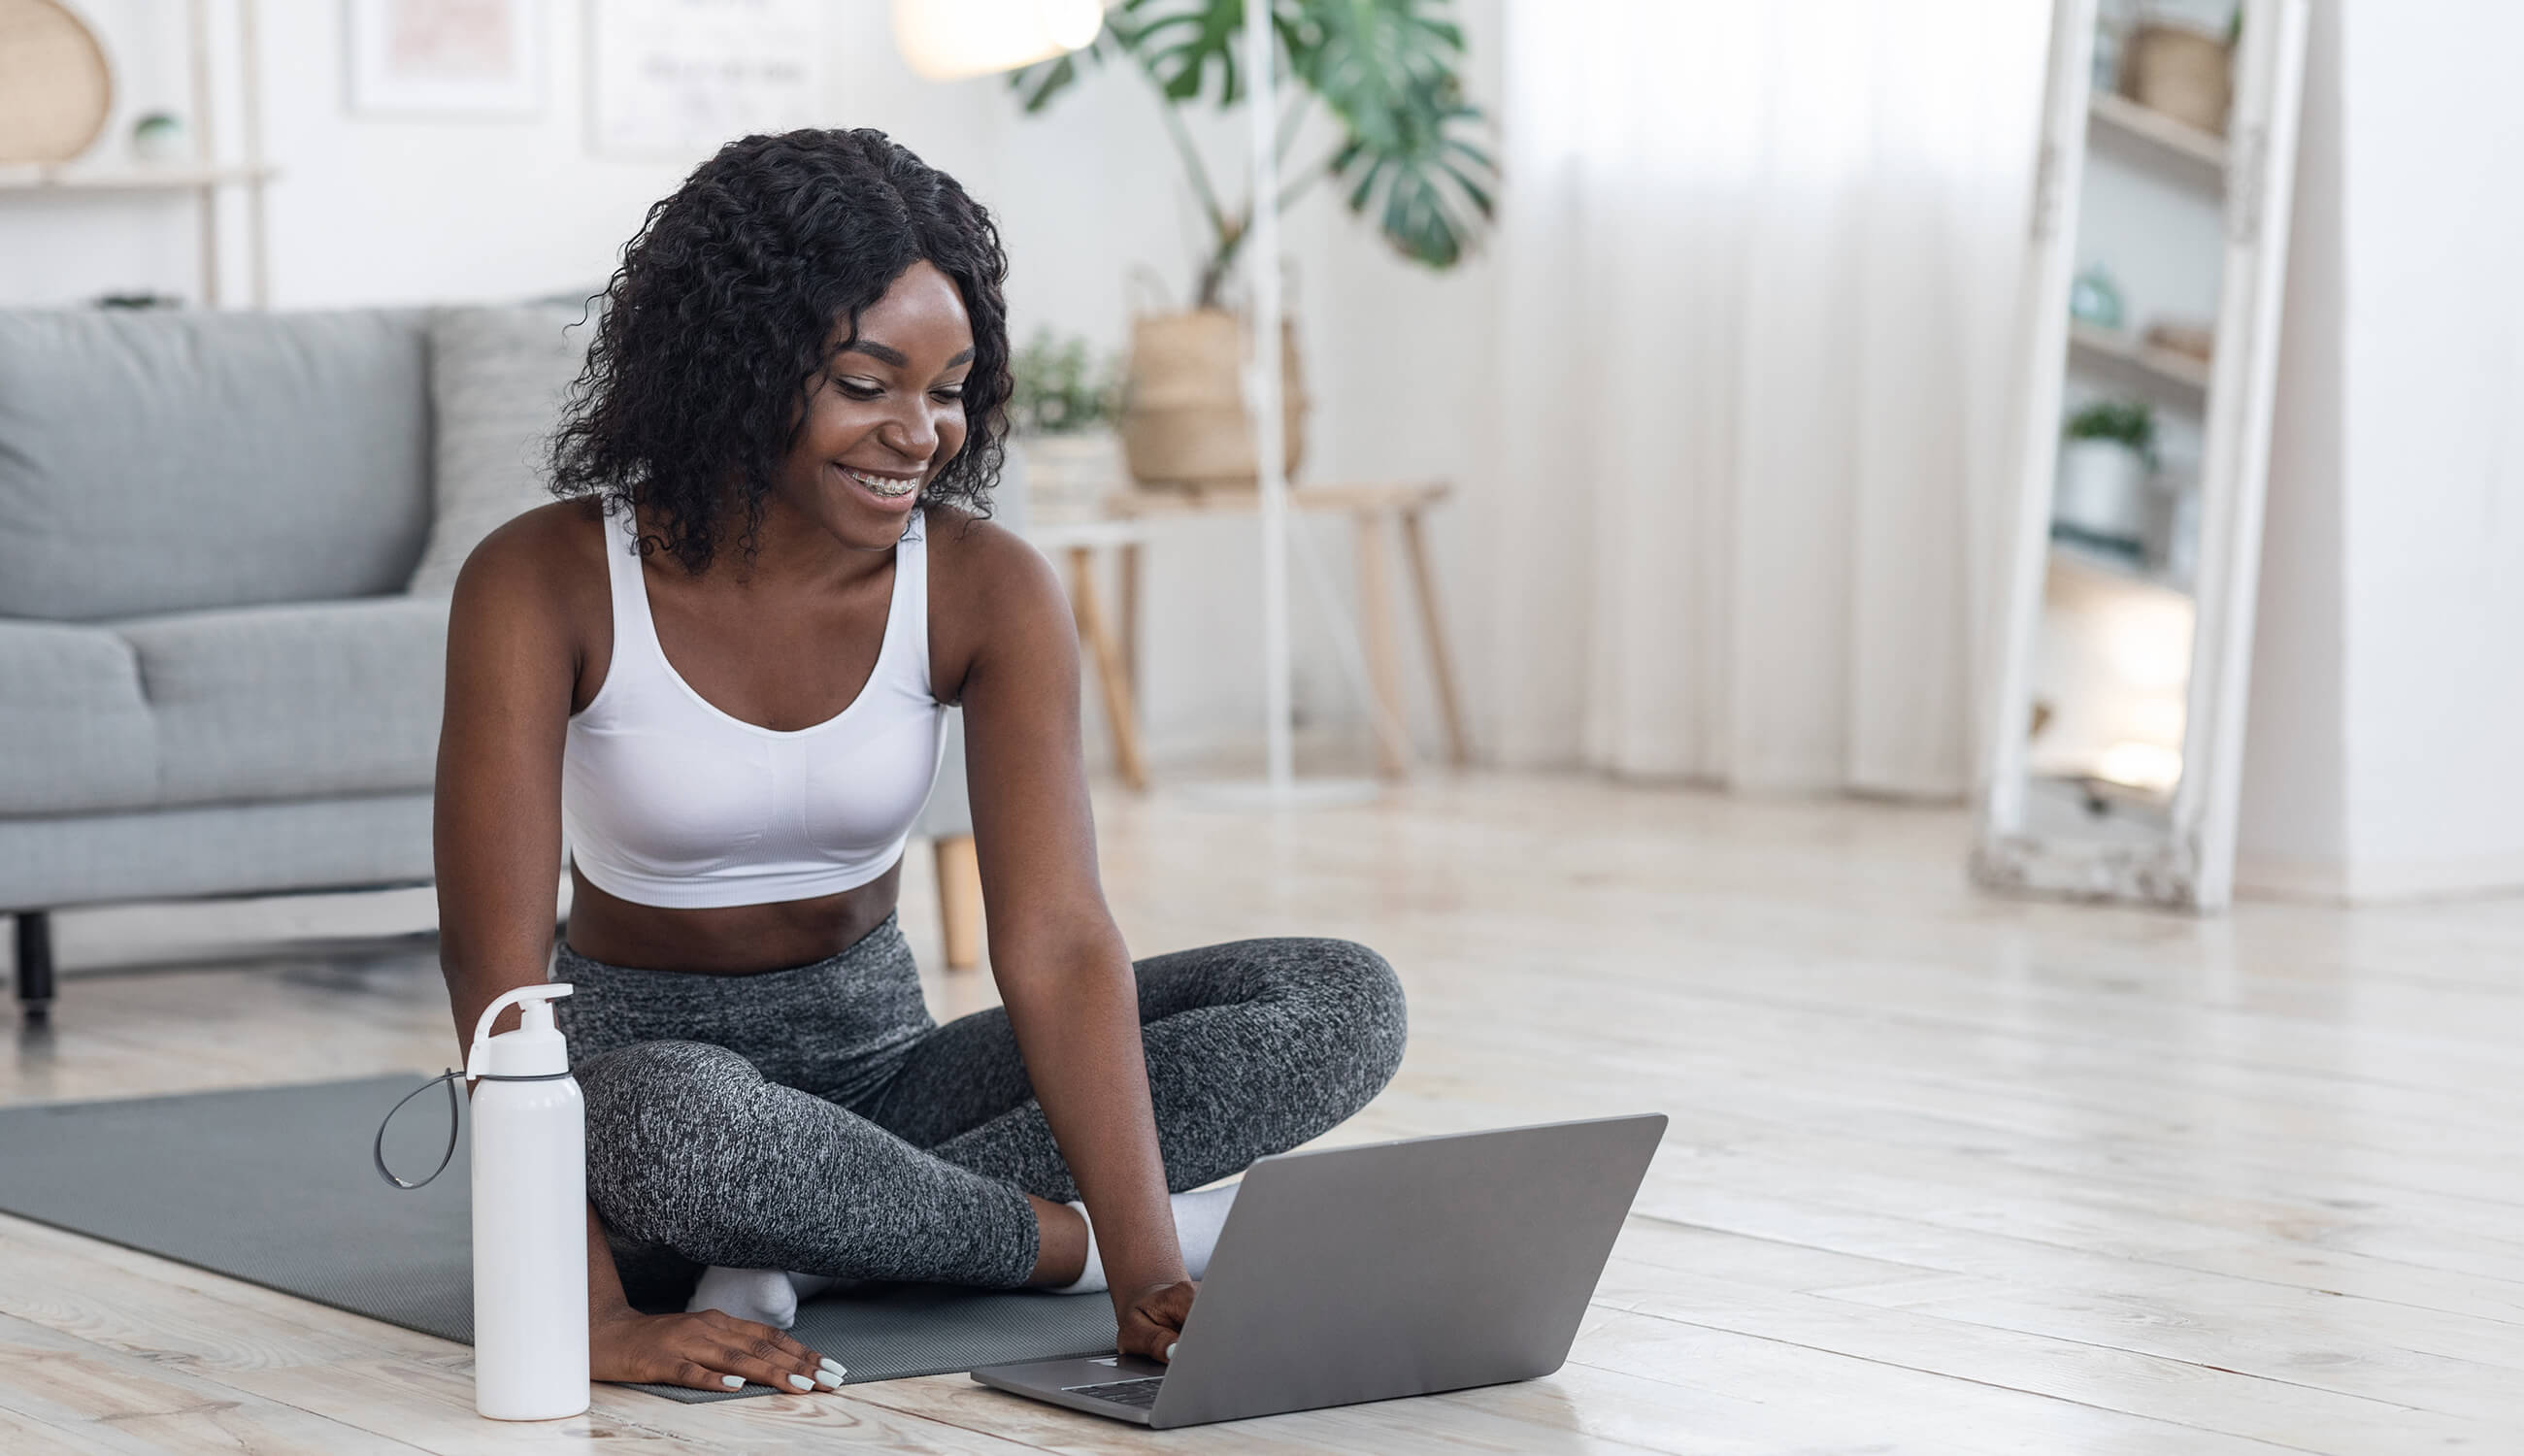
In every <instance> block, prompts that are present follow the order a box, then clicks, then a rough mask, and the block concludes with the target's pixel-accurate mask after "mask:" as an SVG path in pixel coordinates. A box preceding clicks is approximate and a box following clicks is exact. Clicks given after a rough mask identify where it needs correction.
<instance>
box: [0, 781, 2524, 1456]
mask: <svg viewBox="0 0 2524 1456" xmlns="http://www.w3.org/2000/svg"><path fill="white" fill-rule="evenodd" d="M1099 809H1100V813H1101V830H1102V835H1103V845H1102V850H1101V853H1102V860H1103V868H1104V878H1105V883H1106V888H1107V891H1108V893H1109V894H1110V896H1111V897H1112V899H1113V903H1114V908H1115V911H1116V914H1117V915H1118V917H1119V918H1120V920H1121V922H1122V926H1123V929H1124V931H1125V933H1126V934H1127V935H1128V937H1129V939H1130V941H1131V944H1132V946H1134V947H1135V949H1136V950H1138V951H1139V952H1140V953H1142V954H1145V953H1150V952H1154V951H1160V950H1165V949H1170V948H1175V947H1178V946H1189V945H1197V944H1203V943H1207V942H1214V941H1221V940H1229V939H1234V938H1238V937H1241V936H1248V935H1283V934H1308V935H1334V936H1344V937H1349V938H1352V939H1356V940H1359V941H1363V942H1365V943H1367V944H1369V945H1371V946H1376V947H1377V948H1379V949H1381V950H1383V952H1384V953H1385V954H1386V955H1387V956H1388V957H1389V958H1391V959H1392V960H1393V962H1394V963H1395V965H1396V966H1397V967H1398V968H1399V970H1400V971H1401V974H1402V977H1403V980H1404V983H1405V985H1406V987H1407V988H1408V990H1409V992H1410V996H1411V1009H1412V1040H1411V1049H1410V1053H1409V1055H1408V1057H1407V1058H1406V1060H1405V1062H1404V1064H1403V1068H1402V1072H1401V1074H1400V1075H1399V1077H1397V1078H1396V1080H1395V1082H1394V1084H1393V1086H1392V1087H1391V1088H1390V1089H1388V1090H1387V1092H1385V1093H1384V1095H1383V1096H1382V1097H1380V1098H1379V1099H1378V1100H1377V1101H1376V1103H1375V1104H1374V1105H1372V1106H1371V1107H1370V1108H1369V1109H1368V1110H1367V1111H1366V1112H1365V1113H1363V1114H1362V1115H1361V1116H1360V1117H1359V1118H1357V1119H1356V1120H1354V1121H1353V1122H1352V1123H1351V1124H1349V1125H1348V1126H1346V1127H1344V1128H1342V1129H1340V1130H1338V1131H1336V1132H1335V1133H1334V1134H1333V1135H1332V1136H1331V1137H1330V1138H1329V1139H1327V1140H1326V1141H1333V1142H1341V1141H1366V1140H1370V1139H1376V1138H1386V1137H1396V1136H1408V1135H1415V1134H1424V1133H1436V1132H1449V1131H1456V1130H1461V1129H1468V1128H1477V1127H1484V1126H1495V1125H1499V1124H1506V1123H1517V1122H1530V1121H1540V1120H1544V1119H1551V1118H1562V1117H1578V1116H1588V1115H1595V1114H1601V1113H1611V1112H1626V1111H1633V1110H1656V1111H1662V1112H1665V1113H1667V1114H1669V1115H1670V1116H1671V1117H1672V1118H1673V1127H1672V1129H1671V1131H1670V1133H1669V1135H1668V1138H1667V1140H1666V1142H1665V1145H1664V1146H1663V1148H1661V1149H1660V1151H1659V1154H1658V1157H1657V1160H1656V1163H1655V1166H1654V1167H1653V1169H1652V1170H1651V1172H1650V1174H1649V1178H1648V1182H1647V1185H1646V1188H1645V1189H1643V1190H1642V1192H1641V1195H1640V1199H1639V1202H1638V1205H1637V1207H1636V1210H1635V1212H1634V1215H1633V1217H1632V1218H1631V1219H1630V1221H1629V1223H1628V1225H1627V1226H1626V1229H1625V1230H1624V1233H1623V1235H1622V1238H1621V1241H1620V1243H1619V1245H1618V1246H1617V1249H1616V1251H1615V1255H1614V1258H1613V1261H1612V1263H1611V1265H1610V1267H1609V1268H1608V1269H1607V1270H1606V1273H1605V1277H1604V1280H1603V1283H1602V1285H1601V1286H1600V1287H1599V1289H1598V1290H1597V1294H1596V1298H1595V1301H1594V1304H1593V1306H1592V1307H1591V1308H1590V1310H1589V1311H1588V1315H1587V1319H1586V1323H1585V1325H1584V1327H1583V1329H1582V1330H1581V1332H1580V1334H1579V1335H1578V1339H1577V1347H1576V1350H1575V1351H1574V1353H1573V1355H1572V1358H1571V1361H1570V1363H1569V1365H1568V1366H1566V1367H1565V1368H1564V1369H1562V1370H1561V1371H1560V1372H1559V1373H1558V1374H1556V1375H1553V1376H1551V1377H1549V1378H1546V1379H1544V1380H1541V1381H1536V1382H1531V1383H1526V1384H1522V1385H1516V1386H1507V1387H1499V1388H1494V1389H1488V1390H1476V1391H1464V1392H1458V1393H1455V1394H1450V1395H1443V1396H1436V1397H1432V1398H1429V1399H1424V1400H1417V1401H1406V1402H1394V1403H1388V1404H1384V1405H1379V1406H1366V1407H1353V1408H1350V1409H1345V1410H1337V1411H1318V1412H1308V1413H1303V1414H1298V1415H1291V1416H1285V1417H1277V1418H1273V1419H1271V1420H1266V1421H1255V1422H1244V1423H1238V1424H1237V1425H1234V1426H1229V1427H1220V1428H1207V1429H1200V1430H1192V1431H1185V1432H1164V1433H1154V1434H1152V1433H1149V1432H1141V1431H1137V1430H1134V1429H1131V1428H1127V1427H1123V1426H1119V1425H1115V1424H1111V1423H1106V1422H1101V1421H1097V1420H1094V1419H1092V1418H1090V1417H1083V1416H1074V1415H1071V1414H1069V1413H1067V1412H1062V1411H1058V1410H1054V1409H1051V1408H1049V1407H1044V1406H1039V1405H1035V1404H1032V1403H1030V1402H1026V1401H1022V1400H1017V1399H1014V1398H1012V1397H1008V1396H1004V1395H1001V1394H999V1393H997V1392H995V1391H990V1390H985V1389H982V1388H980V1387H978V1386H975V1385H973V1384H972V1383H970V1382H968V1381H966V1380H964V1379H962V1378H960V1377H953V1378H949V1377H941V1378H935V1379H930V1380H918V1381H898V1382H892V1383H883V1384H874V1385H863V1386H854V1387H851V1388H850V1389H849V1390H848V1391H846V1392H844V1393H842V1394H840V1395H837V1396H822V1395H818V1396H785V1395H784V1396H771V1397H765V1398H761V1399H756V1400H748V1401H737V1402H729V1403H724V1404H719V1405H710V1406H684V1405H678V1404H675V1403H673V1402H669V1401H663V1400H658V1399H655V1398H653V1397H650V1396H646V1395H642V1394H639V1393H637V1392H633V1391H626V1390H622V1389H618V1388H611V1387H600V1390H599V1394H598V1399H597V1402H596V1405H595V1408H594V1409H593V1410H592V1411H591V1412H590V1413H589V1415H587V1416H586V1417H584V1418H581V1419H579V1420H576V1421H570V1422H561V1423H555V1424H553V1425H551V1426H545V1427H522V1428H521V1427H508V1426H501V1425H497V1424H495V1423H490V1422H484V1421H480V1420H477V1419H476V1418H475V1417H474V1416H473V1415H472V1412H471V1403H470V1399H471V1390H470V1385H471V1363H470V1361H471V1357H470V1353H469V1352H468V1351H467V1350H465V1349H464V1348H462V1347H461V1346H457V1345H451V1344H448V1343H446V1342H444V1341H441V1340H437V1339H433V1338H430V1337H428V1336H425V1335H413V1334H411V1333H410V1332H407V1331H402V1330H397V1329H394V1328H392V1327H390V1326H385V1325H380V1324H377V1323H375V1322H373V1321H369V1320H364V1319H361V1318H359V1317H356V1316H352V1315H346V1314H342V1313H339V1312H337V1311H332V1310H327V1309H323V1308H321V1307H318V1306H315V1305H311V1304H308V1303H306V1302H304V1301H301V1300H297V1299H294V1298H291V1297H289V1296H286V1295H282V1294H277V1293H274V1292H272V1291H270V1290H267V1289H262V1288H259V1287H256V1286H250V1285H244V1284H239V1283H237V1282H235V1281H232V1280H227V1279H222V1278H219V1277H218V1276H215V1275H210V1274H205V1273H203V1272H201V1271H198V1270H193V1269H188V1268H185V1267H183V1266H180V1265H176V1264H172V1263H169V1262H167V1261H165V1260H161V1259H157V1258H154V1257H152V1256H149V1255H145V1254H139V1253H134V1252H132V1251H129V1250H125V1249H119V1248H115V1247H112V1246H110V1245H106V1244H101V1243H98V1242H95V1241H93V1240H90V1239H86V1238H78V1237H76V1236H73V1235H70V1234H66V1233H62V1232H59V1231H55V1230H50V1229H44V1228H40V1227H37V1226H33V1225H29V1224H26V1223H24V1222H21V1221H16V1220H5V1219H0V1450H6V1451H8V1452H10V1453H13V1456H14V1453H18V1452H28V1453H46V1452H55V1451H82V1452H84V1451H114V1452H123V1451H149V1452H156V1451H181V1452H189V1451H237V1450H250V1451H257V1452H300V1451H306V1452H326V1453H331V1452H370V1451H376V1452H406V1451H430V1452H447V1453H469V1452H501V1451H509V1450H512V1449H519V1448H525V1447H538V1446H549V1445H552V1444H554V1443H556V1442H575V1441H583V1440H589V1439H604V1440H607V1441H608V1442H612V1443H615V1446H614V1448H615V1449H620V1450H624V1451H638V1452H649V1451H656V1452H670V1451H686V1450H691V1451H718V1450H748V1451H791V1450H796V1451H803V1450H809V1449H817V1448H821V1447H824V1446H827V1445H831V1444H836V1443H849V1444H852V1445H862V1446H868V1447H873V1448H877V1449H884V1450H897V1451H915V1452H995V1451H1011V1452H1013V1451H1021V1450H1047V1451H1063V1452H1077V1453H1093V1456H1100V1453H1108V1452H1125V1451H1142V1450H1155V1451H1172V1450H1200V1451H1256V1452H1269V1453H1284V1452H1287V1453H1293V1452H1314V1451H1333V1452H1360V1453H1380V1456H1381V1453H1387V1452H1412V1451H1498V1452H1525V1451H1549V1452H1561V1451H1568V1452H1577V1451H1611V1452H1670V1453H1685V1452H1690V1453H1700V1452H1724V1453H1736V1452H1742V1453H1801V1456H1820V1453H1851V1456H1855V1453H1860V1452H1927V1453H1958V1456H2015V1453H2027V1452H2038V1453H2048V1452H2078V1453H2087V1452H2093V1453H2129V1456H2160V1453H2191V1452H2198V1453H2204V1456H2228V1453H2236V1456H2240V1453H2269V1452H2288V1451H2293V1452H2319V1453H2338V1456H2368V1453H2372V1456H2401V1453H2406V1452H2417V1451H2433V1450H2449V1451H2451V1450H2459V1451H2471V1452H2505V1451H2524V1161H2519V1156H2518V1154H2519V1152H2524V1145H2519V1135H2518V1133H2517V1131H2516V1130H2517V1128H2518V1127H2519V1125H2524V1059H2519V1057H2518V1051H2519V1049H2524V900H2483V901H2477V902H2470V903H2451V904H2437V905H2421V906H2409V907H2396V908H2391V909H2369V910H2360V911H2354V912H2352V911H2345V910H2337V909H2328V908H2321V907H2314V906H2306V905H2284V904H2246V905H2243V906H2240V907H2239V908H2238V909H2237V910H2236V912H2235V913H2234V914H2233V915H2232V916H2231V917H2228V918H2226V919H2223V920H2219V921H2211V922H2200V921H2194V920H2189V919H2184V918H2179V917H2173V916H2167V915H2160V914H2157V913H2153V912H2148V911H2142V910H2135V909H2119V908H2099V907H2078V906H2067V905H2058V904H2044V903H2029V902H2020V901H2010V900H1999V899H1992V898H1984V897H1981V896H1978V895H1975V894H1974V893H1972V892H1971V891H1969V890H1968V889H1967V888H1966V886H1965V885H1964V883H1963V877H1962V874H1961V869H1960V866H1961V863H1962V859H1963V853H1964V847H1965V844H1966V823H1965V820H1964V817H1963V816H1962V815H1961V814H1960V813H1958V812H1955V811H1953V810H1947V809H1931V808H1913V807H1904V806H1896V805H1885V804H1863V803H1849V802H1775V801H1774V802H1764V801H1745V800H1737V799H1727V798H1721V797H1713V796H1706V795H1698V794H1690V793H1681V792H1669V791H1651V790H1640V789H1629V788H1623V787H1620V786H1615V785H1611V784H1607V783H1603V782H1599V781H1594V780H1586V779H1572V778H1531V777H1510V776H1487V775H1483V776H1473V777H1469V778H1462V779H1431V780H1424V781H1420V782H1416V783H1413V784H1410V785H1407V786H1405V787H1404V788H1402V789H1400V790H1399V791H1397V792H1396V793H1395V794H1394V795H1393V797H1392V798H1390V799H1389V800H1388V801H1385V802H1383V803H1381V804H1377V805H1371V806H1362V807H1358V808H1352V809H1335V810H1324V811H1313V812H1308V813H1302V814H1292V815H1286V816H1272V815H1266V814H1253V813H1240V812H1232V811H1227V810H1223V809H1217V808H1212V807H1207V806H1203V805H1202V804H1200V803H1197V802H1195V801H1192V800H1191V799H1190V798H1189V797H1187V796H1177V795H1169V794H1166V793H1162V792H1161V793H1159V794H1157V795H1155V796H1152V797H1149V798H1145V799H1140V798H1134V797H1128V796H1122V795H1118V794H1108V795H1105V796H1102V797H1101V798H1100V799H1099ZM926 871H927V857H926V856H920V855H915V856H912V857H911V858H910V859H909V860H908V861H907V862H906V879H907V881H908V883H907V884H906V888H905V905H904V912H903V921H904V925H905V927H906V929H907V930H908V932H909V933H910V934H911V936H912V939H913V944H914V947H915V949H916V951H917V952H918V953H919V954H920V956H921V958H922V960H923V962H924V964H927V965H930V966H933V967H934V966H937V965H939V964H940V963H941V957H940V946H939V945H938V944H937V922H936V916H935V898H934V894H935V892H934V886H932V885H931V884H929V883H928V880H927V873H926ZM58 918H59V922H60V934H61V945H62V951H61V953H62V959H63V961H64V962H65V965H66V969H67V972H68V974H67V975H66V976H65V985H64V992H63V1000H62V1003H61V1010H60V1021H61V1025H60V1028H59V1030H58V1031H57V1032H56V1033H55V1034H54V1035H53V1036H52V1037H51V1038H50V1039H48V1040H44V1041H27V1040H24V1039H23V1038H22V1039H19V1040H18V1041H16V1042H15V1043H13V1044H12V1046H11V1048H10V1051H9V1052H8V1056H7V1060H6V1061H5V1063H0V1101H5V1102H34V1101H47V1100H60V1099H71V1098H86V1097H99V1096H128V1095H138V1094H144V1093H151V1092H177V1091H187V1090H197V1089H199V1090H207V1089H213V1088H220V1087H239V1086H252V1085H257V1084H267V1083H271V1082H276V1081H313V1080H319V1079H324V1078H335V1077H349V1076H361V1075H369V1074H373V1073H376V1072H380V1071H387V1070H395V1069H409V1070H413V1071H423V1070H428V1069H435V1068H437V1067H439V1066H441V1065H443V1064H445V1062H446V1061H447V1059H448V1058H449V1056H450V1055H451V1054H452V1049H453V1043H454V1037H453V1030H452V1028H451V1027H450V1026H449V1024H448V1021H447V1014H446V1001H445V996H444V994H443V992H442V991H441V989H440V987H439V985H438V980H437V974H436V969H435V947H434V945H433V943H432V942H431V941H430V939H429V938H428V936H427V934H426V931H427V926H428V923H429V904H428V897H427V894H426V892H399V893H394V894H387V895H375V896H363V897H336V898H323V899H303V900H285V901H265V902H257V903H250V904H243V905H237V904H227V905H211V906H169V907H146V908H130V909H121V910H104V911H88V912H75V913H73V912H65V913H64V914H62V915H61V916H60V917H58ZM292 938H295V939H292ZM929 989H930V992H931V998H932V1003H933V1006H934V1007H935V1008H936V1009H937V1011H938V1012H939V1014H940V1015H942V1016H948V1015H954V1014H958V1013H961V1012H963V1011H966V1010H970V1009H973V1008H975V1007H978V1006H981V1005H985V1004H988V1003H990V1002H991V1001H993V1000H994V999H995V994H994V992H993V991H992V988H991V986H990V983H989V980H988V977H987V975H976V974H964V975H953V976H949V975H942V974H936V973H933V974H932V975H931V978H930V982H929ZM1468 1277H1479V1275H1478V1271H1474V1272H1470V1273H1469V1274H1468Z"/></svg>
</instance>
